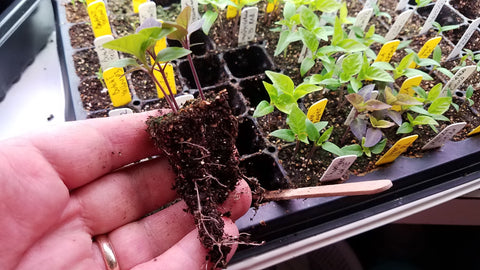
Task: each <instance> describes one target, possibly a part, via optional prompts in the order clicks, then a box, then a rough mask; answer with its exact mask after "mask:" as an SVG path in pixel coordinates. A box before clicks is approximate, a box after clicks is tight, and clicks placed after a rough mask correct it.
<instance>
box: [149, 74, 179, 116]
mask: <svg viewBox="0 0 480 270" xmlns="http://www.w3.org/2000/svg"><path fill="white" fill-rule="evenodd" d="M145 71H146V72H147V74H148V75H149V76H150V78H152V80H153V82H154V83H155V84H156V85H157V86H158V88H160V91H162V94H163V96H164V97H165V100H167V102H168V105H169V106H170V108H171V109H172V111H173V112H177V111H178V110H177V108H176V107H175V105H173V103H172V100H171V97H170V96H169V95H167V93H166V92H165V89H163V87H162V86H161V85H160V82H159V81H158V80H157V77H155V75H154V74H153V67H152V69H151V70H145ZM173 100H174V101H175V99H173Z"/></svg>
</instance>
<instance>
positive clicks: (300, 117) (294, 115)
mask: <svg viewBox="0 0 480 270" xmlns="http://www.w3.org/2000/svg"><path fill="white" fill-rule="evenodd" d="M306 118H307V116H306V115H305V113H304V112H303V111H302V110H300V108H298V107H296V106H295V107H292V108H291V112H290V114H289V115H288V117H287V124H288V126H289V127H290V129H291V130H292V131H293V133H295V134H296V135H297V136H298V137H300V135H302V134H303V135H305V136H306V135H307V132H306V129H307V126H306V124H305V119H306ZM307 144H308V142H307Z"/></svg>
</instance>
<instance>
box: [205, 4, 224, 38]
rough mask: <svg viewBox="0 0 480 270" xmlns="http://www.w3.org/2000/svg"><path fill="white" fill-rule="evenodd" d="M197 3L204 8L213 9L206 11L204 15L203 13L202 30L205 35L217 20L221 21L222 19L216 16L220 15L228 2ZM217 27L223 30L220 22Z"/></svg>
mask: <svg viewBox="0 0 480 270" xmlns="http://www.w3.org/2000/svg"><path fill="white" fill-rule="evenodd" d="M198 3H199V4H202V5H204V6H205V8H207V7H211V8H212V9H213V10H211V9H207V10H206V11H205V13H203V15H202V18H203V19H204V23H203V25H202V30H203V32H204V33H205V34H208V32H210V28H211V27H212V25H213V24H214V23H215V21H216V20H217V18H218V19H219V20H222V17H220V18H219V17H218V14H220V11H221V10H224V9H225V8H226V7H227V5H228V3H229V1H228V0H199V1H198ZM219 25H220V27H221V28H222V29H223V23H222V22H220V23H219Z"/></svg>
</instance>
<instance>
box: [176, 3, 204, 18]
mask: <svg viewBox="0 0 480 270" xmlns="http://www.w3.org/2000/svg"><path fill="white" fill-rule="evenodd" d="M180 3H181V6H182V10H183V9H184V8H185V7H186V6H190V7H192V19H191V22H195V21H198V20H200V19H201V18H202V17H201V16H200V13H198V1H197V0H181V2H180Z"/></svg>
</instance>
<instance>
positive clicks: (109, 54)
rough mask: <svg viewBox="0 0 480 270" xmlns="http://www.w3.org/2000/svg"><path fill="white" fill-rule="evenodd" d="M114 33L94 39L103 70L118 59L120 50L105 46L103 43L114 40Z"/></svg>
mask: <svg viewBox="0 0 480 270" xmlns="http://www.w3.org/2000/svg"><path fill="white" fill-rule="evenodd" d="M112 40H113V36H112V35H106V36H101V37H98V38H96V39H95V40H94V41H93V44H94V45H95V51H96V52H97V56H98V61H99V62H100V66H101V67H102V69H103V70H105V69H107V68H108V63H110V62H112V61H115V60H118V52H117V51H115V50H111V49H107V48H104V47H103V46H102V45H103V44H104V43H106V42H109V41H112Z"/></svg>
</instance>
